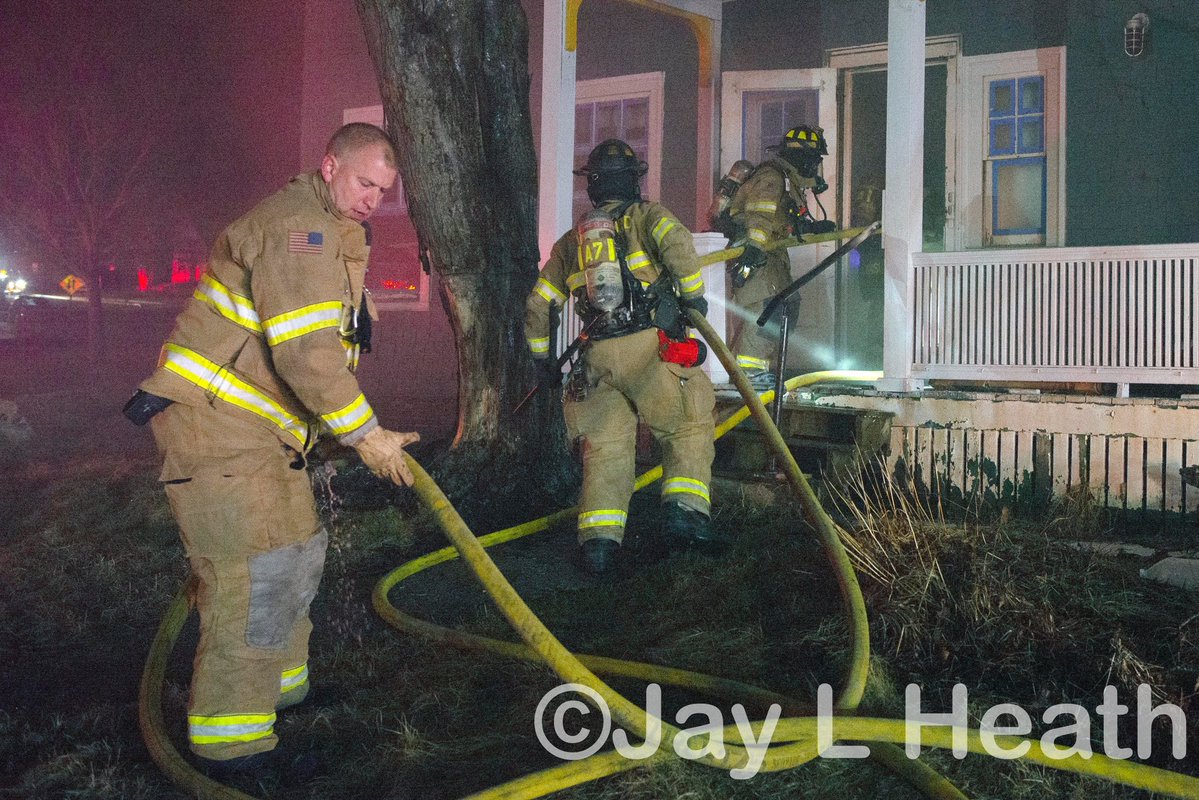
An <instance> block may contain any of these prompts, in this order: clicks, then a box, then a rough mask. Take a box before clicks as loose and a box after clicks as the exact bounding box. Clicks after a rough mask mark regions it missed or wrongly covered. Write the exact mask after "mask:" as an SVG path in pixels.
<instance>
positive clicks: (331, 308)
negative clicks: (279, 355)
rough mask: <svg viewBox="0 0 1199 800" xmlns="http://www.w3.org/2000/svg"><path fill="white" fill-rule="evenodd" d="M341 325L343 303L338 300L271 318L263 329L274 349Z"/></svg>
mask: <svg viewBox="0 0 1199 800" xmlns="http://www.w3.org/2000/svg"><path fill="white" fill-rule="evenodd" d="M340 325H341V303H340V302H339V301H337V300H329V301H327V302H324V303H313V304H312V305H310V306H304V307H303V308H297V309H296V310H295V311H288V312H287V313H286V314H280V315H278V316H276V317H271V318H270V319H268V320H267V321H266V322H265V323H264V324H263V327H264V328H265V330H266V340H267V343H268V344H270V345H271V346H272V347H274V346H275V345H277V344H280V343H282V342H286V341H288V340H289V339H295V338H296V337H299V336H303V335H304V334H306V333H312V332H313V331H319V330H321V329H323V328H336V327H339V326H340Z"/></svg>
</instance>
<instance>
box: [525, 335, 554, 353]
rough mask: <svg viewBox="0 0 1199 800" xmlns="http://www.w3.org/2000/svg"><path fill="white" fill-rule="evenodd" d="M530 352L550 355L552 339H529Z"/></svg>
mask: <svg viewBox="0 0 1199 800" xmlns="http://www.w3.org/2000/svg"><path fill="white" fill-rule="evenodd" d="M529 350H530V351H531V352H533V353H548V352H549V351H550V337H548V336H546V337H544V338H541V339H529Z"/></svg>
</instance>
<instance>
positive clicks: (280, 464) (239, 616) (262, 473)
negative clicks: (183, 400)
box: [152, 403, 328, 760]
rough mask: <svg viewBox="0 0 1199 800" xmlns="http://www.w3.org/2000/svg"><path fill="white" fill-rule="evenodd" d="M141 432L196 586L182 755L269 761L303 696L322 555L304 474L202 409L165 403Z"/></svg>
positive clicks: (280, 452) (260, 439)
mask: <svg viewBox="0 0 1199 800" xmlns="http://www.w3.org/2000/svg"><path fill="white" fill-rule="evenodd" d="M152 424H153V427H154V435H155V439H156V441H157V443H158V446H159V450H160V452H161V453H162V454H163V456H164V462H165V463H164V468H163V474H162V480H163V482H164V483H165V486H166V493H167V499H168V500H169V502H170V506H171V511H172V512H173V513H174V515H175V519H176V521H177V522H178V523H179V530H180V536H181V538H182V540H183V546H184V549H185V550H186V552H187V558H188V561H189V562H190V564H191V568H192V572H193V573H194V574H195V576H196V577H197V578H198V580H199V590H198V593H197V596H196V605H197V608H198V610H199V613H200V641H199V645H198V646H197V648H196V656H195V662H194V669H193V673H192V684H191V696H190V700H189V703H188V741H189V744H190V746H191V749H192V751H193V752H194V753H196V754H197V755H199V756H202V757H204V758H210V759H217V760H224V759H229V758H234V757H236V756H245V755H250V754H253V753H257V752H261V751H264V750H270V749H272V748H274V746H275V744H276V742H277V740H278V739H277V737H276V736H275V733H274V723H275V711H276V710H277V709H278V708H282V707H285V706H288V705H293V704H294V703H297V702H299V701H300V700H302V699H303V697H304V695H306V694H307V692H308V636H309V633H310V632H311V630H312V624H311V623H310V622H309V619H308V607H309V605H310V604H311V602H312V599H313V597H314V596H315V594H316V590H317V585H318V584H319V582H320V577H321V572H322V570H323V568H324V561H325V549H326V546H327V545H328V534H327V533H326V532H325V530H324V529H323V528H322V527H321V524H320V520H319V518H318V516H317V513H316V505H315V502H314V498H313V494H312V487H311V484H310V483H309V479H308V474H307V472H306V471H305V470H304V469H293V468H292V467H291V464H292V463H293V462H294V459H295V455H296V454H295V452H294V451H291V450H289V449H288V448H286V447H284V446H283V445H281V444H280V442H279V441H278V440H277V439H276V438H275V437H274V436H272V435H271V434H270V433H269V432H266V431H264V430H262V429H260V428H257V427H255V426H253V425H251V424H250V423H248V422H242V421H241V420H240V419H236V418H233V417H230V416H229V415H226V414H223V413H221V412H219V411H215V410H213V409H210V408H191V407H188V406H183V405H180V404H178V403H176V404H175V405H172V406H170V407H169V408H167V409H166V410H165V411H163V412H162V413H161V414H159V415H158V416H156V417H155V418H154V419H153V420H152Z"/></svg>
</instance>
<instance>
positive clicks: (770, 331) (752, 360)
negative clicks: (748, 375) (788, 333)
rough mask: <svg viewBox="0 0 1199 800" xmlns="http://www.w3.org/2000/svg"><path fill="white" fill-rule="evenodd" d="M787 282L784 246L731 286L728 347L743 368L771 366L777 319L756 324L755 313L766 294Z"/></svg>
mask: <svg viewBox="0 0 1199 800" xmlns="http://www.w3.org/2000/svg"><path fill="white" fill-rule="evenodd" d="M790 283H791V262H790V261H789V260H788V258H787V251H786V250H781V251H779V250H772V251H770V252H768V253H767V254H766V263H765V264H763V265H762V266H761V267H760V268H759V269H758V270H757V272H755V273H754V274H753V275H752V276H750V279H749V280H748V281H746V282H745V285H744V286H742V287H740V288H738V289H734V290H733V309H732V310H733V320H732V323H733V324H732V333H733V335H732V337H731V338H730V339H729V349H730V350H731V351H732V352H733V355H735V356H736V357H737V366H739V367H741V369H743V370H746V371H747V372H754V371H757V370H771V371H773V369H774V361H775V357H776V356H777V354H778V322H777V321H772V322H771V324H769V325H766V326H765V327H758V317H759V316H761V314H762V312H763V311H764V310H765V309H766V303H767V301H769V300H770V298H772V297H774V296H775V295H776V294H778V293H779V292H781V291H782V290H783V289H786V288H787V286H788V285H790Z"/></svg>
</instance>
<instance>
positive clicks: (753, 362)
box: [737, 355, 770, 369]
mask: <svg viewBox="0 0 1199 800" xmlns="http://www.w3.org/2000/svg"><path fill="white" fill-rule="evenodd" d="M737 366H739V367H741V369H769V368H770V362H769V361H767V360H766V359H764V358H754V357H753V356H742V355H739V356H737Z"/></svg>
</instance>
